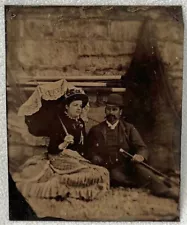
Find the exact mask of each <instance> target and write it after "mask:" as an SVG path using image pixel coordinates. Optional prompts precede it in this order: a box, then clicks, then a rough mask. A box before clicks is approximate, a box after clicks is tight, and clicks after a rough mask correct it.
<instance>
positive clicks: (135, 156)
mask: <svg viewBox="0 0 187 225" xmlns="http://www.w3.org/2000/svg"><path fill="white" fill-rule="evenodd" d="M132 161H134V162H139V163H141V162H143V161H144V157H143V156H142V155H138V154H135V155H134V156H133V158H132Z"/></svg>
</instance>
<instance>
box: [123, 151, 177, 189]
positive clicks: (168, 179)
mask: <svg viewBox="0 0 187 225" xmlns="http://www.w3.org/2000/svg"><path fill="white" fill-rule="evenodd" d="M119 151H120V152H121V153H122V154H125V155H127V156H129V157H130V158H133V155H131V154H130V153H128V152H126V151H125V150H124V149H122V148H120V150H119ZM138 163H140V164H142V165H143V166H145V167H147V168H148V169H150V170H151V171H153V172H154V173H156V174H158V175H160V176H162V177H164V178H165V179H166V181H170V182H171V183H173V184H175V185H177V186H178V185H179V184H178V183H177V182H176V181H174V180H171V179H170V178H169V177H168V176H167V175H165V174H163V173H161V172H160V171H158V170H157V169H155V168H153V167H152V166H150V165H148V164H147V163H145V162H138Z"/></svg>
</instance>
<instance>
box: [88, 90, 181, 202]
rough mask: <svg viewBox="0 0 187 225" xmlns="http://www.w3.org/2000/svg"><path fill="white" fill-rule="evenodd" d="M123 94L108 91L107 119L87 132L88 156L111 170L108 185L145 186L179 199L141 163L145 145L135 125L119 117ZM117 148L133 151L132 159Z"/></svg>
mask: <svg viewBox="0 0 187 225" xmlns="http://www.w3.org/2000/svg"><path fill="white" fill-rule="evenodd" d="M122 107H123V98H122V97H121V96H120V95H118V94H111V95H109V97H108V101H107V103H106V108H105V114H106V120H105V121H103V122H101V123H100V124H98V125H96V126H94V127H92V128H91V129H90V131H89V133H88V136H87V151H88V159H89V160H90V161H91V162H92V163H94V164H97V165H100V166H103V167H105V168H107V169H108V170H109V172H110V180H111V185H122V186H124V187H129V186H132V184H133V183H134V184H136V185H138V187H147V188H149V189H150V190H151V192H152V193H153V194H155V195H157V196H160V197H168V198H173V199H174V200H176V201H178V193H175V191H174V190H173V188H170V187H168V186H167V185H166V184H165V183H164V181H163V180H160V178H159V177H158V176H157V175H156V174H154V173H153V172H152V171H150V170H149V169H147V168H146V167H144V166H143V165H141V164H140V162H143V161H147V159H148V155H149V152H148V149H147V147H146V145H145V144H144V142H143V140H142V138H141V136H140V135H139V133H138V131H137V130H136V129H135V127H134V126H133V125H132V124H130V123H127V122H125V121H124V120H123V119H122V118H121V115H122ZM120 148H122V149H124V150H125V151H127V152H129V153H130V154H132V155H133V158H132V160H130V158H125V157H124V156H122V154H121V153H120V151H119V150H120Z"/></svg>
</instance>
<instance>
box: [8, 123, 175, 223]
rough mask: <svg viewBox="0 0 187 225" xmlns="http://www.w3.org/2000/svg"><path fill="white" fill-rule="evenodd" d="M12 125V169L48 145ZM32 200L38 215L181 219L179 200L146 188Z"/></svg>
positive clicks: (31, 202)
mask: <svg viewBox="0 0 187 225" xmlns="http://www.w3.org/2000/svg"><path fill="white" fill-rule="evenodd" d="M14 128H15V127H14V126H11V127H9V169H10V173H14V172H15V171H17V170H18V168H19V166H20V165H21V164H22V163H24V162H25V161H26V160H27V159H28V158H30V157H32V156H33V155H36V154H41V153H43V151H45V150H46V149H45V148H36V147H32V146H28V145H26V144H25V142H24V140H23V139H22V138H21V135H20V134H19V131H18V130H19V129H17V128H16V129H14ZM27 201H28V203H29V204H30V205H31V207H32V208H33V209H34V211H35V212H36V214H37V216H38V217H47V216H50V217H57V218H63V219H66V220H81V221H82V220H83V221H85V220H97V221H99V220H105V221H111V220H113V221H114V220H117V221H122V220H123V221H134V220H136V221H137V220H141V221H142V220H144V221H145V220H149V221H150V220H154V221H159V220H167V221H171V220H177V219H178V217H179V210H178V204H177V203H176V202H175V201H173V200H170V199H164V198H158V197H155V196H152V195H150V194H149V192H148V191H147V190H142V189H125V188H122V187H121V188H115V189H111V190H110V191H109V192H108V193H106V195H105V196H104V197H103V198H102V199H100V200H94V201H90V202H85V201H82V200H77V199H72V198H68V199H66V200H64V201H55V200H49V199H36V198H28V199H27Z"/></svg>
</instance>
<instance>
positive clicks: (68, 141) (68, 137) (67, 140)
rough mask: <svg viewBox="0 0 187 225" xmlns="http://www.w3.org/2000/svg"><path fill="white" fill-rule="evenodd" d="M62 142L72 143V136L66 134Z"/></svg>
mask: <svg viewBox="0 0 187 225" xmlns="http://www.w3.org/2000/svg"><path fill="white" fill-rule="evenodd" d="M64 142H66V143H67V144H68V145H69V144H73V143H74V137H73V136H72V135H70V134H68V135H66V136H65V138H64Z"/></svg>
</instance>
